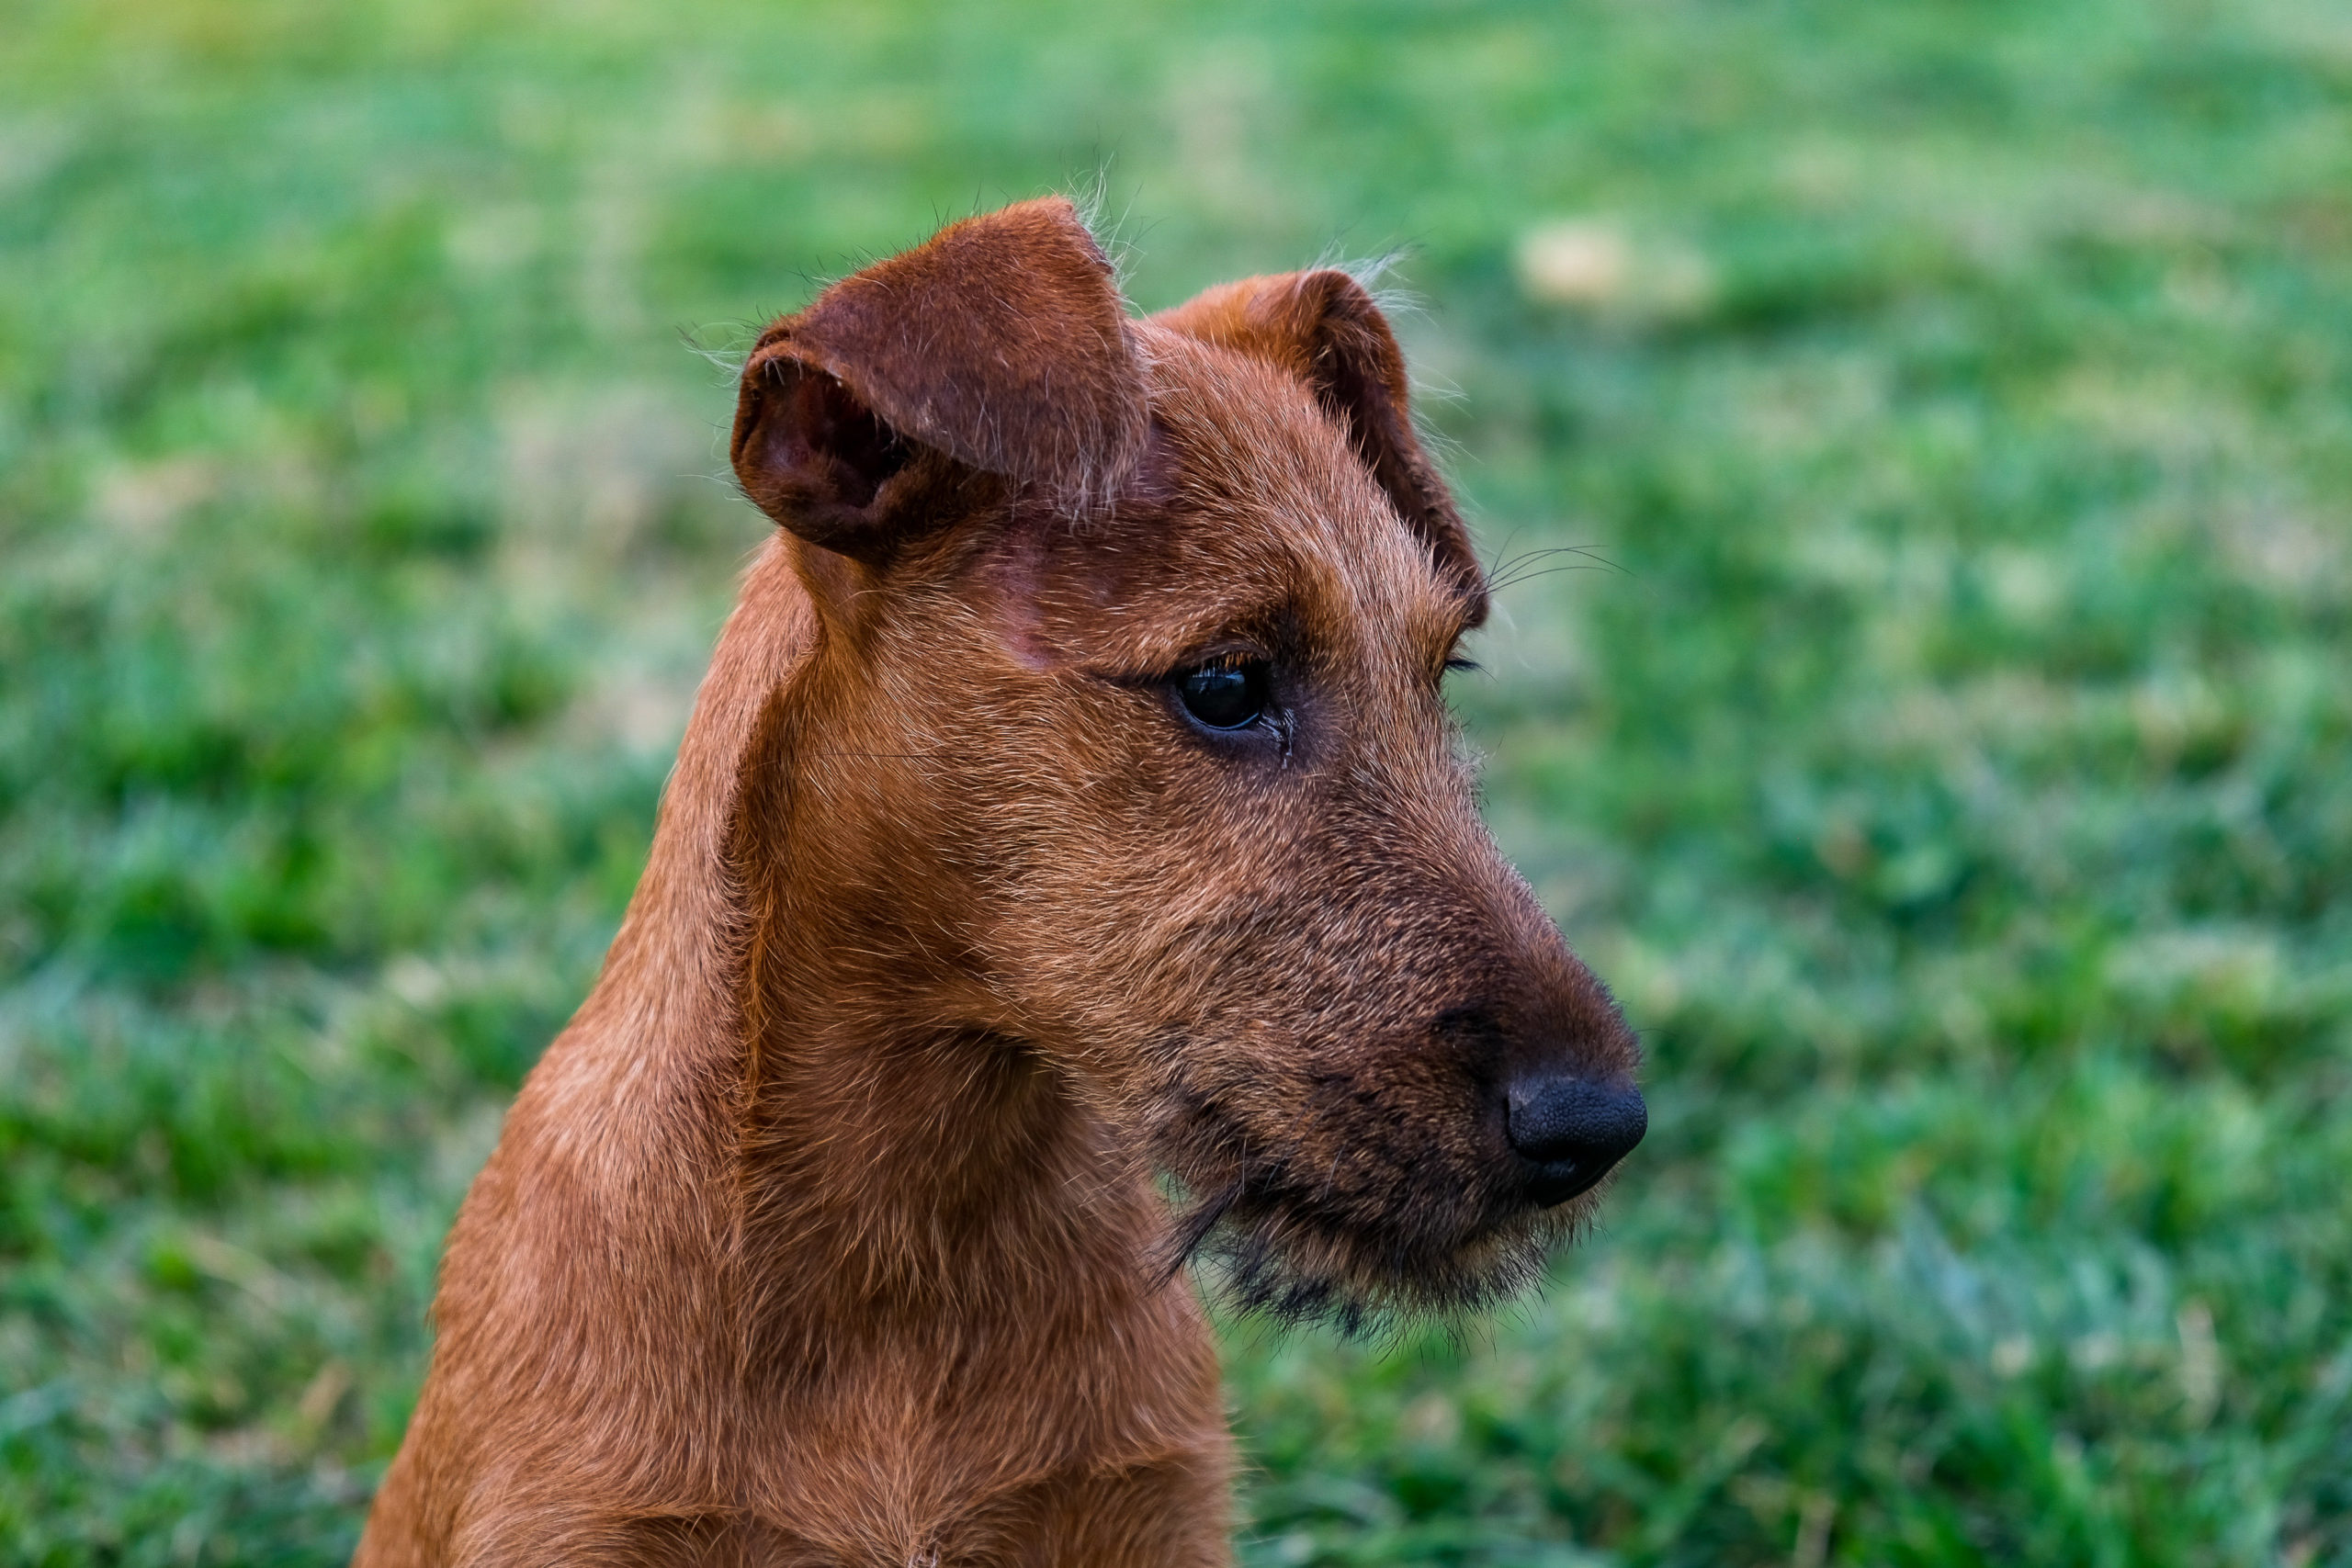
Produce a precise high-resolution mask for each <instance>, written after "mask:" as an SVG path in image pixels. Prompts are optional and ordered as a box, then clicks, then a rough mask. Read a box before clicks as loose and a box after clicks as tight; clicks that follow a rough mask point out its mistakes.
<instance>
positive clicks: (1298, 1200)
mask: <svg viewBox="0 0 2352 1568" xmlns="http://www.w3.org/2000/svg"><path fill="white" fill-rule="evenodd" d="M1214 1145H1225V1146H1222V1147H1216V1146H1214ZM1169 1153H1170V1155H1171V1156H1175V1157H1173V1158H1170V1160H1169V1161H1168V1163H1169V1164H1170V1166H1171V1167H1173V1168H1175V1169H1177V1170H1179V1171H1189V1172H1191V1173H1192V1174H1191V1175H1190V1176H1189V1178H1188V1179H1186V1181H1185V1187H1186V1190H1185V1192H1184V1194H1183V1201H1182V1202H1180V1204H1179V1205H1178V1208H1177V1211H1176V1217H1175V1224H1174V1226H1173V1228H1172V1230H1171V1232H1170V1241H1169V1243H1168V1246H1169V1252H1170V1263H1171V1266H1177V1267H1181V1266H1182V1264H1183V1263H1186V1262H1192V1263H1195V1264H1197V1265H1198V1266H1199V1269H1200V1277H1201V1279H1202V1280H1203V1283H1204V1285H1205V1286H1206V1288H1207V1289H1208V1292H1209V1293H1210V1294H1211V1296H1212V1297H1213V1298H1214V1299H1215V1300H1216V1301H1218V1302H1219V1303H1222V1304H1223V1305H1225V1306H1226V1307H1227V1308H1229V1309H1231V1310H1233V1311H1236V1312H1238V1313H1242V1314H1255V1315H1259V1316H1263V1317H1267V1318H1271V1319H1272V1320H1274V1321H1276V1322H1278V1323H1281V1324H1283V1325H1298V1324H1307V1323H1319V1324H1325V1325H1329V1326H1332V1327H1334V1328H1336V1329H1338V1330H1339V1331H1340V1333H1341V1334H1343V1335H1347V1336H1349V1337H1376V1336H1378V1335H1380V1334H1382V1333H1384V1332H1385V1331H1388V1330H1391V1329H1394V1328H1397V1327H1400V1326H1402V1325H1406V1324H1408V1323H1412V1322H1416V1321H1425V1320H1430V1319H1435V1320H1439V1321H1441V1322H1442V1321H1448V1320H1454V1319H1459V1318H1462V1317H1464V1316H1466V1315H1468V1314H1473V1313H1476V1312H1479V1311H1481V1310H1484V1309H1486V1308H1489V1307H1492V1306H1495V1305H1498V1304H1499V1303H1503V1302H1506V1301H1508V1300H1510V1298H1512V1297H1514V1296H1517V1295H1519V1294H1521V1292H1525V1291H1526V1290H1528V1289H1529V1288H1531V1287H1532V1286H1533V1285H1534V1284H1535V1283H1536V1282H1537V1280H1540V1279H1541V1278H1542V1275H1543V1272H1544V1261H1545V1258H1546V1257H1547V1255H1548V1254H1549V1252H1550V1251H1551V1249H1552V1248H1553V1247H1555V1246H1556V1245H1557V1244H1559V1243H1561V1242H1564V1241H1566V1240H1569V1239H1571V1238H1572V1237H1573V1235H1575V1233H1576V1232H1577V1229H1578V1228H1579V1227H1580V1224H1581V1216H1582V1215H1584V1214H1585V1213H1588V1212H1589V1207H1588V1204H1587V1203H1586V1202H1583V1201H1579V1202H1577V1203H1572V1204H1567V1205H1564V1206H1563V1207H1561V1208H1557V1209H1551V1210H1542V1209H1534V1208H1531V1207H1527V1206H1525V1205H1524V1204H1522V1203H1520V1202H1517V1201H1512V1200H1510V1198H1508V1197H1506V1196H1504V1195H1501V1194H1498V1193H1481V1192H1480V1191H1479V1190H1477V1187H1476V1183H1467V1182H1464V1181H1462V1180H1460V1179H1453V1180H1449V1179H1446V1177H1445V1175H1444V1174H1443V1173H1442V1172H1439V1171H1433V1170H1431V1169H1430V1168H1426V1167H1424V1168H1419V1170H1416V1169H1414V1168H1409V1167H1400V1168H1397V1171H1396V1173H1395V1175H1396V1179H1395V1181H1394V1183H1393V1187H1392V1189H1391V1190H1387V1191H1385V1192H1383V1193H1381V1194H1379V1195H1378V1197H1377V1199H1376V1200H1375V1199H1374V1198H1373V1197H1372V1196H1371V1195H1368V1194H1367V1193H1365V1192H1364V1191H1363V1190H1361V1189H1360V1190H1357V1191H1355V1192H1353V1193H1349V1194H1335V1193H1333V1192H1332V1191H1330V1190H1329V1186H1328V1184H1325V1183H1321V1182H1317V1181H1314V1180H1308V1179H1300V1177H1299V1175H1298V1169H1299V1167H1298V1164H1297V1163H1296V1162H1295V1160H1294V1159H1293V1158H1292V1157H1290V1155H1289V1152H1288V1151H1284V1150H1279V1149H1261V1150H1260V1151H1258V1152H1256V1153H1254V1154H1252V1155H1250V1156H1248V1157H1246V1158H1245V1157H1238V1156H1237V1152H1236V1151H1235V1150H1234V1149H1233V1148H1232V1147H1231V1145H1229V1144H1226V1142H1225V1140H1214V1141H1213V1146H1212V1148H1211V1149H1209V1150H1204V1149H1203V1148H1202V1147H1201V1146H1200V1145H1198V1144H1195V1145H1193V1147H1192V1148H1190V1149H1187V1150H1176V1149H1171V1150H1170V1151H1169ZM1204 1153H1207V1154H1210V1155H1212V1156H1213V1157H1210V1158H1205V1159H1204V1158H1202V1157H1200V1156H1202V1155H1204ZM1185 1155H1190V1156H1193V1157H1191V1158H1186V1157H1184V1156H1185Z"/></svg>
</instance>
